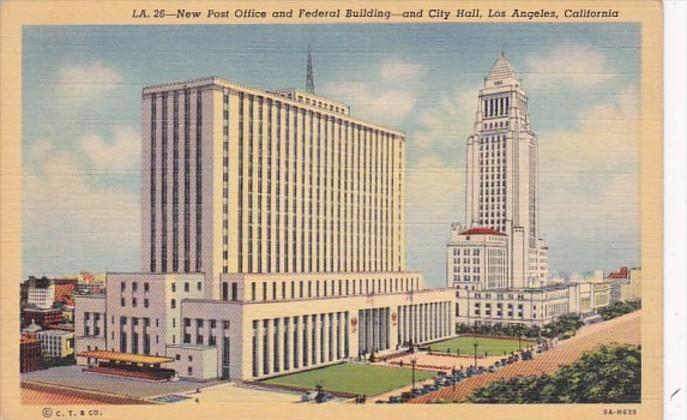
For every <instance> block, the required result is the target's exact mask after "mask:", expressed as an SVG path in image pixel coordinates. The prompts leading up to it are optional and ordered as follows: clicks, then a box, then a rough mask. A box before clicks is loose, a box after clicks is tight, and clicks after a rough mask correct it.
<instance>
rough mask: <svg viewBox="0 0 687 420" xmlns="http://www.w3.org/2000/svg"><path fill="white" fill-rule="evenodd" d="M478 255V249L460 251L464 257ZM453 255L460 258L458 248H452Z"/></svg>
mask: <svg viewBox="0 0 687 420" xmlns="http://www.w3.org/2000/svg"><path fill="white" fill-rule="evenodd" d="M479 254H480V249H479V248H473V249H472V250H470V249H468V248H463V250H462V255H466V256H468V255H475V256H479ZM453 255H454V256H460V255H461V250H460V248H453Z"/></svg>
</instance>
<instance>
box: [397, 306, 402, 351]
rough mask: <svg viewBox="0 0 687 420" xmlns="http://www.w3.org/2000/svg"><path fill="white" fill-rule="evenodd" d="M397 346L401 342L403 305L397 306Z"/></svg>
mask: <svg viewBox="0 0 687 420" xmlns="http://www.w3.org/2000/svg"><path fill="white" fill-rule="evenodd" d="M397 325H398V346H399V347H400V346H401V344H402V343H403V306H399V307H398V324H397Z"/></svg>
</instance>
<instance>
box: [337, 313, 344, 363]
mask: <svg viewBox="0 0 687 420" xmlns="http://www.w3.org/2000/svg"><path fill="white" fill-rule="evenodd" d="M343 318H344V314H343V312H337V313H336V326H337V331H336V343H337V347H336V348H337V349H338V351H337V354H336V358H337V359H341V358H343V357H344V339H345V338H344V335H345V331H344V328H345V325H344V319H343Z"/></svg>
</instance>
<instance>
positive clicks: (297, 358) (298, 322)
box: [291, 315, 307, 368]
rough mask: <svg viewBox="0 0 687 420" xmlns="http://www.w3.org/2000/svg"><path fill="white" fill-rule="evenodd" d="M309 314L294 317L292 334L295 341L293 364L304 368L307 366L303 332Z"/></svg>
mask: <svg viewBox="0 0 687 420" xmlns="http://www.w3.org/2000/svg"><path fill="white" fill-rule="evenodd" d="M306 318H307V315H304V316H303V317H300V316H294V317H293V322H294V324H293V333H292V334H291V337H292V341H293V350H292V352H293V360H294V362H293V365H294V367H299V368H302V367H303V366H305V363H303V334H304V333H305V324H304V323H305V319H306Z"/></svg>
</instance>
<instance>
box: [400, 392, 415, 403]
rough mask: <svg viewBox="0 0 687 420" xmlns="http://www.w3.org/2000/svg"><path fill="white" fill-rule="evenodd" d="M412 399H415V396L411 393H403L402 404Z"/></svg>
mask: <svg viewBox="0 0 687 420" xmlns="http://www.w3.org/2000/svg"><path fill="white" fill-rule="evenodd" d="M411 398H413V395H412V393H411V392H410V391H407V392H402V393H401V401H402V402H406V401H408V400H410V399H411Z"/></svg>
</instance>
